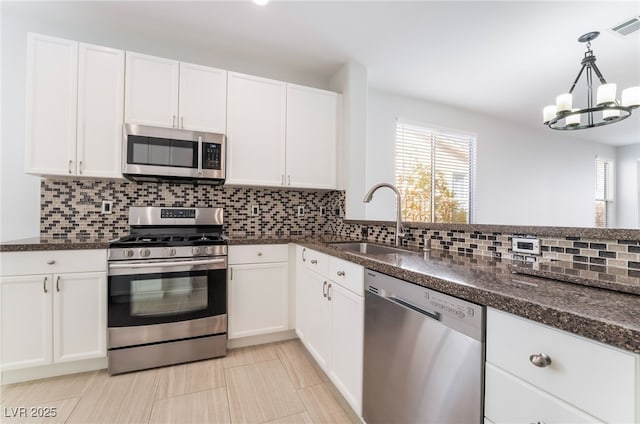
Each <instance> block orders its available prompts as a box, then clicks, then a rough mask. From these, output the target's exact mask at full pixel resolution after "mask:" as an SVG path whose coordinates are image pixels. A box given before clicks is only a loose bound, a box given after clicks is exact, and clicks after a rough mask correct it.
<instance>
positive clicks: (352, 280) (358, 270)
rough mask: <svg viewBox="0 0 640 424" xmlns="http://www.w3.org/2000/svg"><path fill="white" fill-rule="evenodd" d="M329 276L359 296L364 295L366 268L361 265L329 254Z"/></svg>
mask: <svg viewBox="0 0 640 424" xmlns="http://www.w3.org/2000/svg"><path fill="white" fill-rule="evenodd" d="M329 278H330V279H331V280H332V281H333V282H335V283H338V284H340V285H341V286H342V287H344V288H346V289H348V290H351V291H352V292H354V293H355V294H357V295H358V296H364V268H363V267H362V266H361V265H358V264H354V263H353V262H348V261H345V260H343V259H340V258H334V257H333V256H329Z"/></svg>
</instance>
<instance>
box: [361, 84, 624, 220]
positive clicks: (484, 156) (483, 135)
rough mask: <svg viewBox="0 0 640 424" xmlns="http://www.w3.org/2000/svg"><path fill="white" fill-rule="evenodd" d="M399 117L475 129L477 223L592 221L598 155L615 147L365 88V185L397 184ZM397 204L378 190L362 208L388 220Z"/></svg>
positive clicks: (368, 215) (370, 215)
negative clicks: (396, 130) (371, 199)
mask: <svg viewBox="0 0 640 424" xmlns="http://www.w3.org/2000/svg"><path fill="white" fill-rule="evenodd" d="M397 118H399V119H404V120H409V121H411V122H414V123H424V124H427V125H428V124H431V125H434V126H438V127H441V128H449V129H454V130H459V131H464V132H467V133H473V134H476V136H477V179H476V202H475V203H476V208H475V213H474V219H473V221H474V223H479V224H504V225H556V226H579V227H591V226H593V222H594V187H595V172H594V169H595V162H594V160H595V156H596V155H598V156H601V157H608V158H614V157H615V149H614V147H612V146H608V145H604V144H599V143H592V142H586V141H582V140H575V139H571V138H567V137H563V136H562V134H561V133H560V132H555V131H551V130H549V129H545V128H542V129H541V131H532V130H530V129H525V128H520V127H517V126H514V125H510V124H507V123H504V122H502V121H500V120H498V119H495V118H493V117H488V116H484V115H480V114H477V113H473V112H469V111H464V110H460V109H456V108H452V107H449V106H445V105H441V104H436V103H431V102H428V101H424V100H417V99H411V98H407V97H401V96H397V95H394V94H389V93H384V92H381V91H377V90H369V98H368V111H367V148H366V157H367V161H366V163H367V166H366V168H367V169H366V185H367V187H370V186H372V185H373V184H376V183H379V182H389V183H393V182H394V178H395V176H394V147H395V146H394V142H395V141H394V139H395V124H396V119H397ZM532 119H538V117H537V116H536V117H532ZM541 126H542V125H541ZM394 205H395V202H394V198H393V194H392V193H391V192H390V191H388V190H387V191H385V192H383V191H382V190H381V191H380V192H377V193H376V195H375V196H374V199H373V201H372V202H371V203H370V204H369V205H367V206H366V212H365V218H366V219H373V220H378V219H381V220H393V219H395V209H394V208H395V206H394ZM351 218H353V219H355V218H356V217H351Z"/></svg>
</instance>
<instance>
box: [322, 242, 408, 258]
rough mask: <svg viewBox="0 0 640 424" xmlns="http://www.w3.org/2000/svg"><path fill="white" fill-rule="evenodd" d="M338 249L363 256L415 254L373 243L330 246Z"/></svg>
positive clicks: (334, 244)
mask: <svg viewBox="0 0 640 424" xmlns="http://www.w3.org/2000/svg"><path fill="white" fill-rule="evenodd" d="M329 245H330V246H332V247H335V248H336V249H340V250H344V251H345V252H347V253H354V254H358V253H359V254H362V255H380V254H383V255H384V254H390V253H391V254H405V255H406V254H409V255H410V254H415V253H416V252H412V251H411V250H405V249H400V248H397V247H390V246H381V245H379V244H372V243H366V242H362V243H330V244H329Z"/></svg>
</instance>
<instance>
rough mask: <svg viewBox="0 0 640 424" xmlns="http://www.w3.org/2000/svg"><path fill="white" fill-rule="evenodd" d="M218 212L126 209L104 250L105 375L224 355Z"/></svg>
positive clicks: (223, 265)
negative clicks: (124, 224) (122, 224)
mask: <svg viewBox="0 0 640 424" xmlns="http://www.w3.org/2000/svg"><path fill="white" fill-rule="evenodd" d="M222 226H223V210H222V209H221V208H156V207H132V208H131V209H130V210H129V227H130V235H128V236H125V237H122V238H120V239H118V240H116V241H114V242H112V243H111V244H110V246H109V255H108V261H109V273H108V277H109V283H108V287H109V288H108V291H109V293H108V295H109V296H108V298H109V303H108V327H109V330H108V343H107V346H108V359H109V374H119V373H123V372H129V371H135V370H140V369H146V368H153V367H159V366H164V365H171V364H177V363H183V362H190V361H196V360H201V359H207V358H213V357H217V356H224V355H225V354H226V350H227V240H226V238H225V237H224V235H223V233H222Z"/></svg>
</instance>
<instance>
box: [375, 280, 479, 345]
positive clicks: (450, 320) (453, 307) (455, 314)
mask: <svg viewBox="0 0 640 424" xmlns="http://www.w3.org/2000/svg"><path fill="white" fill-rule="evenodd" d="M364 282H365V288H366V291H367V293H366V295H367V296H370V295H375V296H378V297H381V298H384V299H386V300H388V301H390V302H392V303H395V304H396V305H397V306H398V307H402V308H407V309H411V310H413V311H414V312H416V313H420V314H422V315H424V316H425V317H426V318H430V319H433V320H436V321H439V322H441V323H442V324H443V325H446V326H448V327H451V328H453V329H455V330H457V331H460V332H462V333H464V334H466V335H468V336H470V337H473V338H475V339H477V340H482V341H484V311H485V308H484V306H481V305H477V304H475V303H471V302H468V301H466V300H463V299H459V298H457V297H454V296H450V295H448V294H444V293H441V292H439V291H436V290H432V289H428V288H426V287H422V286H419V285H417V284H414V283H410V282H408V281H403V280H400V279H398V278H395V277H391V276H389V275H386V274H382V273H379V272H377V271H372V270H369V269H367V270H366V272H365V281H364ZM365 302H366V297H365Z"/></svg>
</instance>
